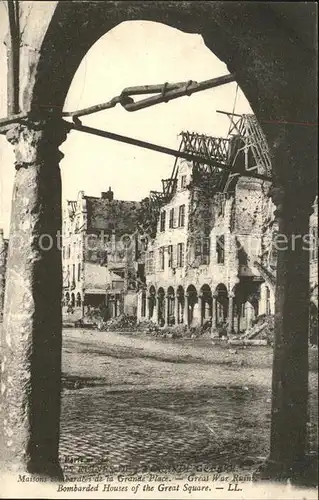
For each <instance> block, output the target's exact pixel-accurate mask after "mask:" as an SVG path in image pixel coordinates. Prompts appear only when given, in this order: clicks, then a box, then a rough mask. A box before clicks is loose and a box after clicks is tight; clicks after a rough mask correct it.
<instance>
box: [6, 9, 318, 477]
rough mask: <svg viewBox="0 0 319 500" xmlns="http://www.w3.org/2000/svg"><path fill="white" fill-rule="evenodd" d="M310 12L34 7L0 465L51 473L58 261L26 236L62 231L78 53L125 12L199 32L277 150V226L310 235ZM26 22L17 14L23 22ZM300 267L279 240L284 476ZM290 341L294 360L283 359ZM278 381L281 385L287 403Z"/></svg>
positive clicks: (277, 427)
mask: <svg viewBox="0 0 319 500" xmlns="http://www.w3.org/2000/svg"><path fill="white" fill-rule="evenodd" d="M22 9H24V7H23V6H22ZM311 9H312V7H309V6H308V5H301V4H300V3H299V6H297V7H292V10H291V11H289V12H288V14H287V11H286V12H285V8H284V7H280V6H279V4H278V3H277V5H275V6H273V5H271V4H270V3H269V4H268V3H266V4H265V3H264V2H260V3H258V2H192V1H184V2H174V1H173V2H165V3H164V2H154V4H153V5H152V7H151V8H150V7H149V5H148V3H146V2H139V1H136V2H122V1H120V2H113V1H108V2H61V1H60V2H54V1H52V2H47V3H40V5H39V4H36V3H35V12H34V13H33V16H31V19H30V22H29V23H26V26H25V29H24V31H23V35H22V39H21V41H20V43H21V54H20V56H21V57H20V61H21V76H20V91H21V92H20V96H21V98H20V107H21V111H22V112H27V113H30V114H29V116H28V118H27V119H26V120H24V121H23V122H21V123H17V124H16V125H13V126H12V128H11V130H10V131H9V132H8V133H7V137H8V140H9V141H10V142H11V143H12V144H13V145H14V148H15V155H16V168H17V172H16V177H15V185H14V191H13V192H14V195H13V204H12V207H13V209H12V219H11V229H10V238H11V239H12V236H18V238H19V241H20V242H21V244H20V246H19V248H15V247H14V246H13V245H10V242H9V249H8V264H7V265H8V268H7V283H8V285H7V287H6V294H5V305H4V325H3V330H4V338H5V339H6V340H5V344H4V347H3V350H4V352H5V356H6V360H7V364H6V365H5V366H4V373H3V387H4V392H3V400H4V411H5V419H4V421H5V429H4V432H5V434H6V435H8V434H10V435H12V436H13V438H12V446H11V447H9V448H8V449H6V462H7V468H8V467H9V468H14V466H17V467H18V468H19V469H20V470H21V472H22V471H25V472H32V473H43V474H46V475H49V476H51V477H59V478H60V477H61V470H60V467H59V464H58V441H59V416H60V387H61V324H62V318H61V299H62V291H61V290H62V269H61V256H60V250H59V249H58V246H57V245H56V246H53V248H52V249H51V250H50V251H47V252H42V251H41V250H39V249H36V250H35V249H34V242H35V241H36V239H37V238H38V236H39V234H43V233H45V234H48V235H49V236H50V237H51V238H52V240H53V241H56V234H57V231H59V230H60V227H61V179H60V172H59V168H58V164H59V160H60V159H61V153H60V152H59V149H58V148H59V146H60V145H61V143H62V142H63V140H64V139H65V137H66V133H67V128H65V125H64V123H63V122H62V121H61V112H62V108H63V104H64V100H65V96H66V94H67V91H68V88H69V85H70V83H71V80H72V78H73V76H74V74H75V71H76V69H77V67H78V65H79V64H80V62H81V60H82V58H83V57H84V55H85V54H86V52H87V51H88V50H89V48H90V47H91V46H92V45H93V44H94V43H95V41H97V40H98V39H99V38H100V37H101V36H102V35H104V34H105V33H106V32H108V31H109V30H110V29H112V28H113V27H114V26H116V25H117V24H119V23H120V22H123V21H127V20H134V19H140V20H142V19H144V20H151V21H156V22H162V23H165V24H168V25H170V26H173V27H175V28H178V29H181V30H183V31H186V32H190V33H199V34H201V35H202V37H203V39H204V41H205V43H206V45H207V47H209V48H210V49H211V50H213V51H214V53H215V54H216V55H217V57H219V59H221V60H222V61H224V62H225V63H226V65H227V66H228V69H229V70H230V71H231V72H232V73H234V74H236V79H237V82H238V84H239V85H240V87H241V88H242V90H243V92H244V93H245V95H246V97H247V99H248V100H249V102H250V104H251V106H252V108H253V110H254V113H255V115H256V116H257V119H258V120H259V122H260V123H261V124H262V127H263V129H264V132H265V134H266V137H267V140H268V143H269V146H270V149H271V152H272V154H273V169H274V172H273V176H274V189H273V193H272V194H273V200H274V202H275V204H276V205H277V214H278V218H279V222H278V224H279V231H280V232H281V233H282V234H284V235H285V236H287V237H288V241H289V240H290V239H291V237H292V236H293V235H294V234H299V235H301V236H304V235H305V234H307V232H308V221H309V214H310V213H311V211H312V202H313V199H314V197H315V185H316V182H315V179H316V141H317V130H316V127H314V126H311V125H312V124H315V123H316V120H317V116H316V106H314V102H316V50H315V44H314V42H313V40H312V38H311V36H312V33H314V32H315V30H314V29H312V26H313V25H312V24H311V23H312V20H311V19H309V17H308V18H307V16H310V18H311V17H312V16H313V17H314V22H315V14H314V11H311ZM300 13H301V14H300ZM303 16H306V20H302V18H303ZM26 17H27V13H26V15H25V16H24V17H23V12H22V19H24V20H25V19H26ZM283 17H284V18H285V20H284V21H283ZM238 19H240V20H241V22H238ZM287 19H288V21H287ZM303 19H304V18H303ZM307 19H308V20H307ZM31 21H32V22H31ZM35 24H36V25H37V27H38V29H37V30H34V25H35ZM309 26H311V29H308V28H309ZM295 34H296V35H295ZM304 75H307V79H305V77H304ZM296 110H298V115H296ZM298 124H299V125H298ZM305 165H306V168H305V167H304V166H305ZM300 192H302V193H304V195H303V196H299V193H300ZM20 193H23V196H22V197H21V196H20ZM30 214H32V221H31V219H30V217H31V215H30ZM301 241H302V238H300V242H301ZM308 268H309V256H308V253H307V251H306V250H304V249H303V248H302V245H301V243H300V244H299V243H297V247H296V249H295V250H294V251H292V249H291V248H290V247H289V248H287V249H286V250H285V251H283V252H279V255H278V264H277V283H279V284H283V285H282V287H280V286H277V291H276V294H277V301H278V304H279V306H278V307H279V308H280V310H279V311H278V314H277V316H276V322H275V331H276V339H277V341H276V344H275V358H274V383H273V387H274V395H273V410H272V431H271V453H270V456H271V459H272V462H278V463H281V464H283V465H282V467H283V468H284V469H285V470H287V471H289V470H290V469H291V468H292V467H293V465H294V464H295V462H296V461H297V462H300V457H301V456H303V455H304V453H305V450H306V422H307V394H308V385H307V384H308V368H307V348H308V343H307V336H306V335H304V331H305V330H307V328H308V317H309V290H308V273H309V270H308ZM16 270H18V274H19V276H20V278H19V280H16V279H15V276H16V275H15V272H16ZM22 285H23V286H22ZM300 297H302V300H300ZM279 299H280V300H279ZM12 312H13V313H14V314H13V315H12ZM21 312H23V314H21ZM19 318H20V319H19ZM17 332H19V334H17ZM21 333H23V336H24V343H21V342H20V334H21ZM8 339H9V340H8ZM10 346H13V347H10ZM287 349H288V350H289V352H291V353H292V352H297V353H298V355H295V356H288V355H287ZM18 373H19V374H20V376H21V377H22V378H21V380H20V379H19V377H18V376H17V374H18ZM48 373H50V376H47V374H48ZM296 374H298V375H297V376H296ZM10 380H14V382H9V381H10ZM24 380H29V382H28V383H27V384H26V383H25V382H23V383H22V381H24ZM10 384H11V385H12V384H13V385H12V387H11V390H10V391H8V387H9V385H10ZM281 387H285V389H286V391H287V393H286V396H287V397H286V399H285V400H284V403H283V399H282V398H283V396H282V390H281ZM10 394H11V395H12V394H14V397H13V399H12V396H10ZM43 407H46V408H47V412H46V413H44V412H42V411H41V409H42V408H43ZM30 422H32V425H31V424H30ZM291 436H295V437H294V439H292V438H291ZM17 450H19V451H17Z"/></svg>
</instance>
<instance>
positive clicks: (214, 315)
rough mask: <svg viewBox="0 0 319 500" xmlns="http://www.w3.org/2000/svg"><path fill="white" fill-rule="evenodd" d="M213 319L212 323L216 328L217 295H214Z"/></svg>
mask: <svg viewBox="0 0 319 500" xmlns="http://www.w3.org/2000/svg"><path fill="white" fill-rule="evenodd" d="M212 309H213V310H212V314H213V320H212V324H213V325H214V327H215V328H216V326H217V295H213V307H212Z"/></svg>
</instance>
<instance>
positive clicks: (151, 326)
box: [136, 320, 160, 335]
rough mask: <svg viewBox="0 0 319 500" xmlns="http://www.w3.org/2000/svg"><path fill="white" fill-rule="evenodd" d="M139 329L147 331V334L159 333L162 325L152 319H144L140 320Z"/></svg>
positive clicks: (143, 331)
mask: <svg viewBox="0 0 319 500" xmlns="http://www.w3.org/2000/svg"><path fill="white" fill-rule="evenodd" d="M136 328H137V330H138V331H139V332H141V333H147V334H151V335H152V334H153V335H154V334H157V333H159V332H160V327H159V326H158V325H156V324H155V323H154V322H153V321H150V320H143V321H140V322H139V323H138V324H137V326H136Z"/></svg>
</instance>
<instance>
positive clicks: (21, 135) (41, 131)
mask: <svg viewBox="0 0 319 500" xmlns="http://www.w3.org/2000/svg"><path fill="white" fill-rule="evenodd" d="M68 131H69V128H68V126H67V125H66V123H65V122H64V121H63V120H62V118H59V117H56V116H41V117H31V115H30V117H28V118H26V119H24V120H23V121H21V122H19V123H14V124H12V125H11V126H10V128H9V130H8V131H7V133H6V137H7V140H8V141H9V142H10V143H11V144H12V145H13V146H14V152H15V156H16V161H15V168H16V169H17V170H19V169H20V168H28V167H31V166H34V165H40V164H43V163H46V164H48V163H52V164H53V163H54V164H55V163H56V162H59V161H60V160H61V159H62V158H63V156H64V155H63V154H62V153H61V152H60V151H59V146H60V145H61V144H62V143H63V142H64V141H65V139H66V137H67V133H68Z"/></svg>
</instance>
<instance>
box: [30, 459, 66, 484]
mask: <svg viewBox="0 0 319 500" xmlns="http://www.w3.org/2000/svg"><path fill="white" fill-rule="evenodd" d="M27 470H28V473H29V474H32V475H33V476H42V477H43V476H45V477H48V478H50V480H51V481H63V480H64V477H63V472H62V468H61V466H60V464H59V462H44V461H39V462H38V461H37V462H34V461H33V462H29V463H28V464H27Z"/></svg>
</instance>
